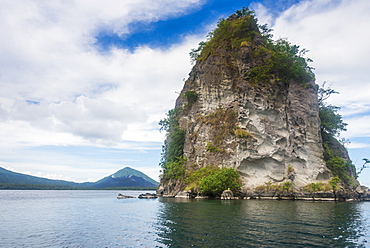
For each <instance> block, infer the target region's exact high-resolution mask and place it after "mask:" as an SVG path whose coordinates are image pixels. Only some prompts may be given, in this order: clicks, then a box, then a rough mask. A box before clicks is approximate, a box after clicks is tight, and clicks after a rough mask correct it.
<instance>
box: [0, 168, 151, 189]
mask: <svg viewBox="0 0 370 248" xmlns="http://www.w3.org/2000/svg"><path fill="white" fill-rule="evenodd" d="M157 187H158V182H156V181H155V180H153V179H152V178H150V177H148V176H147V175H145V174H144V173H142V172H140V171H138V170H135V169H132V168H130V167H125V168H123V169H121V170H119V171H117V172H116V173H114V174H112V175H109V176H107V177H104V178H102V179H100V180H98V181H96V182H84V183H76V182H71V181H64V180H52V179H47V178H42V177H35V176H30V175H26V174H22V173H17V172H13V171H10V170H6V169H4V168H2V167H0V189H29V190H31V189H37V190H91V189H117V190H123V189H132V190H135V189H156V188H157Z"/></svg>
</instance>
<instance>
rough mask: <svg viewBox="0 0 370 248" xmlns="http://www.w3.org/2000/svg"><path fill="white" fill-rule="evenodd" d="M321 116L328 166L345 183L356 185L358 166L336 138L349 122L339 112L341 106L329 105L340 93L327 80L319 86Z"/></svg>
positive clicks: (325, 157) (325, 156)
mask: <svg viewBox="0 0 370 248" xmlns="http://www.w3.org/2000/svg"><path fill="white" fill-rule="evenodd" d="M317 94H318V103H319V117H320V121H321V126H320V127H321V136H322V139H323V147H324V159H325V162H326V166H327V167H328V169H329V170H330V171H331V172H332V173H333V175H334V176H335V177H338V178H339V179H340V180H341V181H342V182H343V183H344V185H347V186H354V185H355V184H356V180H355V179H356V168H355V166H354V165H353V164H352V162H351V161H350V160H349V159H348V158H346V157H348V155H345V156H344V154H346V153H347V151H346V149H345V148H344V147H343V145H342V144H340V142H339V141H338V140H337V139H336V138H335V136H339V134H340V132H341V131H346V130H347V129H346V126H347V123H344V122H343V120H342V116H341V115H340V114H338V110H339V109H340V108H339V107H336V106H333V105H327V104H326V103H325V100H327V99H328V98H329V97H330V96H331V95H332V94H338V92H336V91H334V90H333V89H331V88H330V86H327V85H326V82H324V83H323V84H322V86H321V87H318V90H317ZM347 160H348V161H347Z"/></svg>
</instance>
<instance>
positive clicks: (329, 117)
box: [317, 82, 347, 137]
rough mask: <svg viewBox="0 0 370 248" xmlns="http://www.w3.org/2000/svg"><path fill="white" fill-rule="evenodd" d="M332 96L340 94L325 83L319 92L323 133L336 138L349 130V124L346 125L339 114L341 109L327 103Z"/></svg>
mask: <svg viewBox="0 0 370 248" xmlns="http://www.w3.org/2000/svg"><path fill="white" fill-rule="evenodd" d="M332 94H338V92H336V91H335V90H333V89H331V87H330V85H329V86H327V85H326V82H324V83H323V84H322V86H321V87H319V88H318V90H317V95H318V103H319V116H320V120H321V132H322V133H327V134H330V135H331V136H333V137H334V136H336V135H339V133H340V132H341V131H346V130H347V129H346V126H347V123H344V122H343V120H342V116H341V115H340V114H338V111H339V109H340V108H339V107H337V106H333V105H327V104H326V103H325V100H327V99H328V98H329V97H330V96H331V95H332Z"/></svg>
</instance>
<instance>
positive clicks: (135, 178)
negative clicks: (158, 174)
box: [92, 167, 158, 188]
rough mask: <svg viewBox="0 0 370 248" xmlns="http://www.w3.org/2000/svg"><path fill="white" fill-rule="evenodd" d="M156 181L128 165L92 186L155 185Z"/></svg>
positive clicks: (156, 184)
mask: <svg viewBox="0 0 370 248" xmlns="http://www.w3.org/2000/svg"><path fill="white" fill-rule="evenodd" d="M157 186H158V182H156V181H154V180H153V179H151V178H150V177H148V176H147V175H145V174H144V173H142V172H140V171H138V170H134V169H132V168H130V167H125V168H123V169H122V170H119V171H117V172H116V173H114V174H112V175H110V176H107V177H105V178H103V179H101V180H99V181H97V182H95V183H93V185H92V187H94V188H109V187H148V188H151V187H157Z"/></svg>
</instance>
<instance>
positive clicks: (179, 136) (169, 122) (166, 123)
mask: <svg viewBox="0 0 370 248" xmlns="http://www.w3.org/2000/svg"><path fill="white" fill-rule="evenodd" d="M178 114H179V110H178V109H172V110H170V111H168V113H167V117H166V118H165V119H163V120H161V121H160V122H159V125H160V126H161V128H160V130H161V131H166V132H167V138H166V140H165V142H164V145H163V147H162V160H161V163H160V165H161V167H162V169H163V170H162V173H163V174H162V179H164V180H167V181H168V180H170V179H181V178H182V177H183V176H184V175H185V167H184V166H185V163H186V159H185V158H184V157H183V153H184V151H183V150H184V142H185V130H183V129H181V128H180V127H179V122H178Z"/></svg>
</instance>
